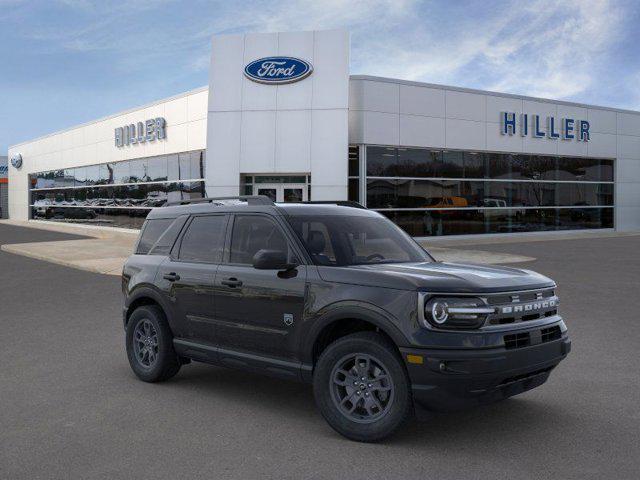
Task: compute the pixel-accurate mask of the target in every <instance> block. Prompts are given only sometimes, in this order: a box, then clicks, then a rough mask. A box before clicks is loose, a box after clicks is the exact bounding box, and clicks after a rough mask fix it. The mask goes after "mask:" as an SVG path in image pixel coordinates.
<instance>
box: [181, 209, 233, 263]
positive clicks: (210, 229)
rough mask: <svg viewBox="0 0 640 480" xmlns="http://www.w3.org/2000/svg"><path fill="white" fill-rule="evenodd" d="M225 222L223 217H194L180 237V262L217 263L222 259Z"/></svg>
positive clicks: (225, 219)
mask: <svg viewBox="0 0 640 480" xmlns="http://www.w3.org/2000/svg"><path fill="white" fill-rule="evenodd" d="M226 221H227V218H226V217H225V216H224V215H211V216H205V217H194V219H193V221H192V222H191V223H190V224H189V226H188V227H187V231H186V232H185V234H184V236H183V237H182V243H181V245H180V254H179V258H180V260H182V261H185V262H208V263H219V262H220V260H221V259H222V249H223V247H224V231H225V228H224V227H225V223H226Z"/></svg>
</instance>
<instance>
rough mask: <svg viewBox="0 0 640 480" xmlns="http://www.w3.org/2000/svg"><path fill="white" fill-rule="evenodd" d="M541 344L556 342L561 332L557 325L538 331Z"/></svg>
mask: <svg viewBox="0 0 640 480" xmlns="http://www.w3.org/2000/svg"><path fill="white" fill-rule="evenodd" d="M540 336H541V341H542V343H545V342H550V341H552V340H557V339H559V338H560V337H561V336H562V331H561V330H560V327H559V326H558V325H555V326H553V327H549V328H543V329H542V330H540Z"/></svg>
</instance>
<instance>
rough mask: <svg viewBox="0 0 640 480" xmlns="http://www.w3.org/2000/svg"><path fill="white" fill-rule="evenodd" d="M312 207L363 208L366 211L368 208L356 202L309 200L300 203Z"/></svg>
mask: <svg viewBox="0 0 640 480" xmlns="http://www.w3.org/2000/svg"><path fill="white" fill-rule="evenodd" d="M300 203H306V204H312V205H314V204H315V205H338V206H339V207H352V208H362V209H364V210H366V209H367V207H365V206H363V205H361V204H360V203H358V202H356V201H354V200H307V201H306V202H300Z"/></svg>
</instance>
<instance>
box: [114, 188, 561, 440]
mask: <svg viewBox="0 0 640 480" xmlns="http://www.w3.org/2000/svg"><path fill="white" fill-rule="evenodd" d="M183 203H184V204H174V205H169V206H166V207H162V208H156V209H153V210H152V211H151V213H150V214H149V216H148V217H147V220H146V222H145V225H144V227H143V228H142V231H141V234H140V238H139V240H138V244H137V246H136V250H135V254H133V255H131V257H129V259H128V260H127V262H126V264H125V266H124V270H123V275H122V288H123V292H124V311H123V317H124V327H125V330H126V349H127V354H128V358H129V362H130V364H131V368H132V369H133V371H134V372H135V374H136V375H137V376H138V377H139V378H140V379H141V380H144V381H146V382H158V381H162V380H167V379H169V378H171V377H173V376H174V375H175V374H176V373H178V370H180V367H181V366H182V365H185V364H188V363H190V362H191V361H199V362H206V363H210V364H214V365H220V366H225V367H231V368H238V369H245V370H249V371H254V372H259V373H264V374H269V375H274V376H277V377H281V378H285V379H291V380H299V381H303V382H309V383H312V384H313V390H314V394H315V399H316V403H317V406H318V409H319V410H320V413H321V414H322V416H323V417H324V418H325V419H326V420H327V422H328V423H329V425H331V426H332V427H333V428H334V429H335V430H336V431H338V432H339V433H341V434H342V435H344V436H346V437H348V438H350V439H353V440H359V441H376V440H381V439H383V438H385V437H387V436H388V435H390V434H391V433H393V432H394V431H395V430H396V429H398V428H399V427H400V426H401V425H402V424H403V422H405V421H407V419H409V418H410V417H411V416H412V414H413V413H414V408H415V407H416V406H420V407H423V408H426V409H429V410H436V411H451V410H456V409H459V408H463V407H467V406H470V405H478V404H483V403H489V402H494V401H497V400H501V399H504V398H507V397H510V396H512V395H516V394H519V393H522V392H524V391H527V390H530V389H532V388H535V387H537V386H539V385H541V384H543V383H544V382H545V381H546V380H547V378H548V377H549V374H550V372H551V370H553V369H554V368H555V367H556V366H557V365H558V363H559V362H560V361H561V360H562V359H564V357H565V356H566V355H567V354H568V352H569V350H570V347H571V343H570V340H569V338H568V336H567V328H566V326H565V324H564V322H563V320H562V318H561V317H560V316H559V314H558V297H557V296H556V292H555V289H556V285H555V283H554V282H553V281H552V280H550V279H549V278H547V277H544V276H542V275H539V274H537V273H535V272H532V271H528V270H520V269H514V268H505V267H495V266H480V265H462V264H453V263H443V262H438V261H436V260H434V258H433V257H431V255H429V253H428V252H426V251H425V250H424V249H423V248H422V247H421V246H420V245H419V244H417V243H416V242H415V241H414V240H413V239H412V238H411V237H409V236H408V235H407V234H405V233H404V232H403V231H402V230H401V229H400V228H398V227H397V226H396V225H394V224H393V223H392V222H390V221H389V220H387V219H386V218H385V217H383V216H382V215H380V214H378V213H375V212H372V211H370V210H366V209H364V208H362V207H361V206H359V205H358V204H355V203H351V202H334V203H331V204H329V203H326V204H325V203H323V202H309V203H299V204H289V203H287V204H274V203H273V202H271V201H270V200H269V199H268V198H266V197H260V196H257V197H234V198H231V199H203V200H199V201H197V202H183Z"/></svg>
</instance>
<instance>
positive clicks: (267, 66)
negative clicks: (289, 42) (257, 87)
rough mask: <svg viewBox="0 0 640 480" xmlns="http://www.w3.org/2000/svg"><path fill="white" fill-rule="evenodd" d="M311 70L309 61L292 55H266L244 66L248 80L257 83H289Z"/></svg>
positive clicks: (305, 75)
mask: <svg viewBox="0 0 640 480" xmlns="http://www.w3.org/2000/svg"><path fill="white" fill-rule="evenodd" d="M312 71H313V67H312V66H311V64H310V63H309V62H305V61H304V60H300V59H299V58H293V57H266V58H260V59H258V60H254V61H253V62H251V63H250V64H248V65H247V66H246V67H244V74H245V75H246V76H247V78H248V79H249V80H253V81H254V82H258V83H273V84H282V83H291V82H297V81H298V80H302V79H303V78H305V77H308V76H309V75H310V74H311V72H312Z"/></svg>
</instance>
